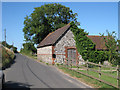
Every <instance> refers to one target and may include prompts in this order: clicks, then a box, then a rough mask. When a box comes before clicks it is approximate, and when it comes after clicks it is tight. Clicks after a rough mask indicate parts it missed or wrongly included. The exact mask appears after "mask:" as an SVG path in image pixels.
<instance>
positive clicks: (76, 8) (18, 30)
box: [2, 2, 118, 51]
mask: <svg viewBox="0 0 120 90" xmlns="http://www.w3.org/2000/svg"><path fill="white" fill-rule="evenodd" d="M48 3H53V2H2V40H5V38H4V29H6V35H7V43H9V44H12V43H14V46H16V47H17V48H18V51H19V50H20V48H21V47H22V43H24V33H23V31H22V30H23V28H24V24H23V23H24V20H25V19H24V18H25V17H26V15H28V16H29V15H30V14H31V13H32V12H33V11H34V8H35V7H40V6H41V5H44V4H48ZM57 3H58V2H57ZM59 3H60V4H62V5H65V6H66V7H70V9H71V10H73V12H74V13H77V14H78V16H77V18H78V19H77V20H78V22H80V27H81V28H83V29H85V31H87V32H89V35H99V33H106V30H108V31H110V32H112V31H115V32H116V33H117V34H118V2H59Z"/></svg>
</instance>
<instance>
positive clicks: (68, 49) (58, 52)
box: [37, 24, 104, 64]
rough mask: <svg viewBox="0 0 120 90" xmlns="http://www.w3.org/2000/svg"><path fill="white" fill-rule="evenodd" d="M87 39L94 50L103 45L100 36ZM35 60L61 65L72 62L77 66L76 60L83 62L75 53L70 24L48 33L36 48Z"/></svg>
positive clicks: (76, 52)
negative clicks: (92, 43) (91, 42)
mask: <svg viewBox="0 0 120 90" xmlns="http://www.w3.org/2000/svg"><path fill="white" fill-rule="evenodd" d="M88 38H90V39H91V40H92V41H93V42H94V43H96V49H101V48H103V47H104V43H103V42H102V41H100V40H101V37H100V36H88ZM101 45H102V46H101ZM37 59H38V60H42V61H44V62H47V63H51V64H54V63H63V62H64V61H66V59H67V60H68V61H69V62H70V60H72V63H73V64H77V63H78V60H83V59H82V56H81V55H80V54H79V53H78V51H77V48H76V45H75V40H74V35H73V33H72V31H71V30H70V24H67V25H65V26H64V27H62V28H59V29H57V30H56V31H54V32H52V33H49V34H48V35H47V37H45V38H44V39H43V40H42V41H41V42H40V44H39V45H38V46H37Z"/></svg>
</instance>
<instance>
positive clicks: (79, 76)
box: [58, 65, 117, 90]
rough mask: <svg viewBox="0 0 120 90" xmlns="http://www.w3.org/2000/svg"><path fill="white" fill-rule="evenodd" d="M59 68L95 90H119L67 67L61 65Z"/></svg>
mask: <svg viewBox="0 0 120 90" xmlns="http://www.w3.org/2000/svg"><path fill="white" fill-rule="evenodd" d="M58 68H59V69H60V70H62V71H63V72H64V73H67V74H69V75H70V76H72V77H74V78H76V79H77V80H80V81H82V82H84V83H86V84H88V85H90V86H92V87H94V88H98V89H101V88H104V89H105V88H111V89H112V90H116V89H117V88H115V87H113V86H110V85H107V84H105V83H103V82H100V81H98V80H95V79H93V78H90V77H88V76H85V75H82V74H80V73H78V72H76V71H74V70H70V69H68V68H67V67H62V66H60V65H59V66H58Z"/></svg>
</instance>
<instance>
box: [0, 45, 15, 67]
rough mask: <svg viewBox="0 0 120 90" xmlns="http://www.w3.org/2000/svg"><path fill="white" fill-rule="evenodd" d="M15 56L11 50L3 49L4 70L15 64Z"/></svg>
mask: <svg viewBox="0 0 120 90" xmlns="http://www.w3.org/2000/svg"><path fill="white" fill-rule="evenodd" d="M14 57H15V54H14V53H13V52H11V51H10V50H9V49H5V48H4V47H2V68H6V67H8V66H10V64H11V63H12V62H13V60H14Z"/></svg>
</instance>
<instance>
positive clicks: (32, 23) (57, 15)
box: [23, 3, 79, 44]
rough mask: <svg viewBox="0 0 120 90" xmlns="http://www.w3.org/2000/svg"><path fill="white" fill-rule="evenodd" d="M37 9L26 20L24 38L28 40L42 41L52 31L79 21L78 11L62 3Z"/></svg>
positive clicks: (36, 42)
mask: <svg viewBox="0 0 120 90" xmlns="http://www.w3.org/2000/svg"><path fill="white" fill-rule="evenodd" d="M34 9H35V10H34V11H33V13H31V15H30V16H26V17H25V20H24V28H23V32H24V38H25V41H26V42H33V43H34V44H38V43H40V42H41V41H42V40H43V39H44V38H45V37H46V36H47V35H48V34H49V33H50V32H52V31H55V30H56V29H58V28H60V27H62V26H64V25H65V24H68V23H69V22H70V21H74V22H75V23H76V24H79V23H78V22H77V18H76V16H77V13H73V11H72V10H71V9H70V8H69V7H65V6H63V5H61V4H57V3H52V4H45V5H42V6H41V7H36V8H34Z"/></svg>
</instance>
